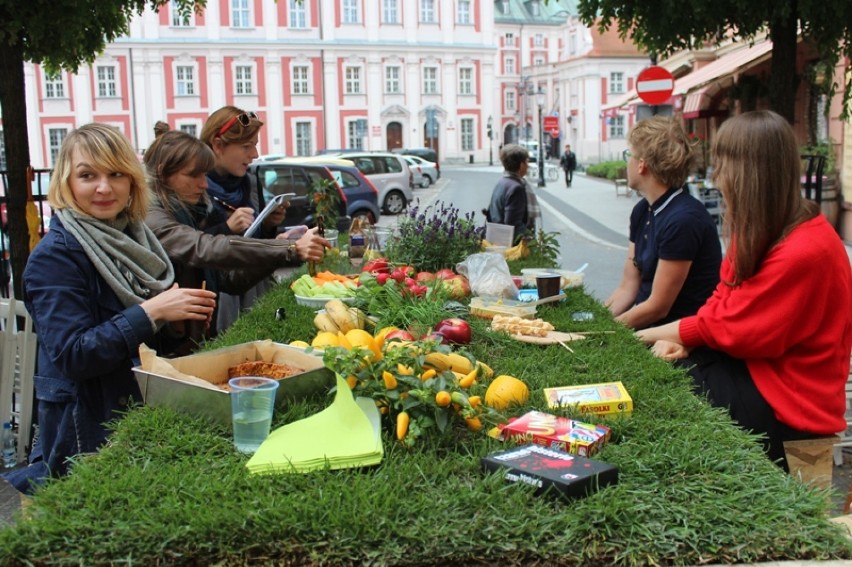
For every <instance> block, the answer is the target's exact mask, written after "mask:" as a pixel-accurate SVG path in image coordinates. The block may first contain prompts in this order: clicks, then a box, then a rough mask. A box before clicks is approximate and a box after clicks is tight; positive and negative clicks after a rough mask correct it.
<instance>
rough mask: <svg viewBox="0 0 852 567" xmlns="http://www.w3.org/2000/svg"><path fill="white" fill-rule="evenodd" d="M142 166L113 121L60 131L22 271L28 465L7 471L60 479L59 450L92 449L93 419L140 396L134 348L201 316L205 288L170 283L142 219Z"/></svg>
mask: <svg viewBox="0 0 852 567" xmlns="http://www.w3.org/2000/svg"><path fill="white" fill-rule="evenodd" d="M149 199H150V197H149V192H148V186H147V184H146V183H145V174H144V171H143V169H142V166H141V165H140V164H139V160H138V159H137V157H136V154H135V152H134V151H133V149H132V148H131V146H130V143H129V142H128V141H127V139H126V138H125V137H124V136H123V135H122V134H121V133H120V132H119V131H118V130H117V129H115V128H113V127H111V126H106V125H103V124H87V125H85V126H81V127H80V128H78V129H77V130H74V131H73V132H71V133H70V134H68V136H67V137H66V138H65V140H64V141H63V143H62V147H61V148H60V150H59V154H58V156H57V159H56V166H55V168H54V173H53V175H51V177H50V188H49V190H48V202H49V203H50V205H51V207H53V210H54V211H55V213H54V216H53V218H52V219H51V221H50V231H49V232H48V233H47V234H46V235H45V236H44V238H42V240H41V242H40V243H39V244H38V246H36V248H35V249H34V250H33V252H32V254H31V255H30V257H29V260H28V262H27V266H26V269H25V270H24V277H23V289H24V301H25V303H26V307H27V310H28V311H29V312H30V314H31V315H32V317H33V322H34V324H35V327H36V329H37V331H38V338H39V349H38V371H37V372H36V375H35V377H34V385H35V393H36V399H37V400H38V423H39V434H40V435H39V438H38V442H37V443H36V446H35V447H34V448H33V451H32V455H31V457H30V465H29V466H27V467H25V468H23V469H19V470H16V471H13V472H12V473H10V474H9V475H7V477H6V478H7V480H9V481H10V482H11V483H12V484H13V485H14V486H15V487H16V488H18V489H19V490H21V491H24V492H29V491H31V490H32V486H31V485H30V483H31V482H35V483H36V484H39V483H41V482H42V481H43V480H44V479H45V478H46V477H48V476H62V475H64V474H65V473H66V472H67V470H68V467H69V462H68V459H69V458H71V457H73V456H74V455H77V454H79V453H89V452H93V451H96V450H97V449H98V447H100V446H101V445H102V444H103V443H104V441H105V440H106V437H107V428H106V426H105V423H107V422H109V421H112V420H115V419H118V418H120V417H121V415H122V413H123V412H125V411H126V410H127V409H128V407H129V405H130V403H131V402H136V403H139V402H141V401H142V396H141V394H140V391H139V387H138V385H137V384H136V380H135V379H134V377H133V372H132V370H131V369H132V368H133V366H134V365H135V364H136V363H138V352H139V346H140V345H141V344H142V343H143V342H151V341H153V340H154V339H155V334H156V333H157V331H158V329H160V328H161V327H162V326H163V325H165V324H166V323H171V322H177V321H194V322H198V323H202V324H203V323H204V322H205V321H208V320H209V319H210V317H211V316H212V314H213V310H214V307H215V301H216V300H215V297H216V296H215V294H213V293H212V292H210V291H206V290H202V289H192V288H179V287H177V286H176V285H175V284H174V271H173V270H172V265H171V263H170V262H169V258H168V256H167V255H166V253H165V251H164V250H163V248H162V246H160V244H159V242H158V241H157V238H156V237H155V236H154V235H153V234H152V233H151V231H150V230H149V229H148V228H147V227H146V226H145V223H144V222H143V219H144V218H145V214H146V213H147V211H148V202H149Z"/></svg>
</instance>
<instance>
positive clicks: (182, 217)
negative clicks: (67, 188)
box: [145, 130, 323, 356]
mask: <svg viewBox="0 0 852 567" xmlns="http://www.w3.org/2000/svg"><path fill="white" fill-rule="evenodd" d="M215 159H216V158H215V157H214V155H213V151H212V150H211V149H210V148H208V147H207V146H206V145H205V144H204V142H202V141H201V140H199V139H198V138H195V137H193V136H190V135H189V134H187V133H185V132H180V131H177V130H172V131H170V132H166V133H165V134H163V135H161V136H158V137H157V139H156V140H154V142H153V143H152V144H151V146H150V147H149V148H148V150H147V151H146V152H145V167H146V168H147V170H148V177H149V180H150V183H151V189H152V190H153V193H154V196H153V199H152V202H151V208H150V210H149V211H148V216H147V217H146V219H145V222H146V224H147V225H148V227H149V228H151V230H152V231H153V232H154V234H155V235H156V236H157V238H159V239H160V242H161V243H162V245H163V248H165V250H166V253H168V255H169V258H170V259H171V261H172V263H173V264H174V269H175V281H177V282H178V283H179V284H180V285H181V286H184V287H202V282H206V285H207V289H210V290H212V291H215V292H227V293H231V294H240V293H242V292H244V291H245V290H247V289H250V288H251V287H252V286H254V285H255V284H256V283H257V282H259V281H261V280H262V279H264V278H266V277H268V276H269V275H270V274H271V273H272V272H273V271H274V270H275V269H277V268H279V267H282V266H292V265H294V264H297V263H299V262H300V261H301V259H302V258H304V259H312V260H319V259H321V258H322V253H323V247H322V245H321V244H316V243H315V242H314V239H313V238H312V237H311V236H310V235H306V236H303V237H302V238H300V239H299V240H296V241H290V240H284V239H267V240H257V239H253V238H244V237H242V236H237V235H233V234H231V231H230V230H229V229H228V227H227V220H228V218H227V216H226V215H224V214H223V213H222V212H221V210H218V209H216V208H214V207H213V206H212V203H211V200H210V198H209V196H208V194H207V191H208V181H207V177H206V173H207V171H209V170H210V169H211V168H212V167H213V164H214V163H215ZM170 331H171V333H170V334H168V335H166V336H164V337H163V340H162V341H161V342H160V343H159V344H158V347H159V350H160V352H161V354H164V355H167V356H182V355H186V354H189V353H190V352H192V351H193V350H195V349H197V347H198V346H199V344H200V343H201V342H202V341H204V340H205V339H209V338H211V337H212V336H213V335H214V334H215V331H216V330H215V329H212V328H209V327H208V326H205V325H203V324H201V323H196V322H191V321H190V322H187V324H185V325H182V324H176V325H172V327H171V329H170Z"/></svg>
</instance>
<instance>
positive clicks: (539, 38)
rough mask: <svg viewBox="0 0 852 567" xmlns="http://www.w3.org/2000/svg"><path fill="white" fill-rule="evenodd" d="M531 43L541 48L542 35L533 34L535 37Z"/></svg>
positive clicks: (542, 43)
mask: <svg viewBox="0 0 852 567" xmlns="http://www.w3.org/2000/svg"><path fill="white" fill-rule="evenodd" d="M533 43H534V44H535V45H536V46H537V47H541V46H543V45H544V35H542V34H540V33H537V34H535V35H534V36H533Z"/></svg>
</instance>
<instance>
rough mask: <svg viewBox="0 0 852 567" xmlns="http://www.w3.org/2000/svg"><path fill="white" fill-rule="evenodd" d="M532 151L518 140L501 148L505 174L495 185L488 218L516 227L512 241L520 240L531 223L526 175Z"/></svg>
mask: <svg viewBox="0 0 852 567" xmlns="http://www.w3.org/2000/svg"><path fill="white" fill-rule="evenodd" d="M529 159H530V154H529V152H528V151H527V149H526V148H524V147H523V146H519V145H517V144H506V145H505V146H503V149H502V150H500V161H501V162H502V163H503V169H504V171H503V177H501V178H500V180H499V181H498V182H497V185H495V186H494V191H493V192H492V193H491V204H490V205H489V206H488V211H487V214H486V218H487V219H488V222H494V223H499V224H508V225H511V226H513V227H515V236H514V239H513V241H514V242H518V241H520V239H521V237H523V236H524V235H526V234H527V232H528V231H529V229H530V228H531V227H530V214H529V208H528V201H527V183H526V181H524V176H525V175H526V174H527V169H529Z"/></svg>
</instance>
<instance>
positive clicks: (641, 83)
mask: <svg viewBox="0 0 852 567" xmlns="http://www.w3.org/2000/svg"><path fill="white" fill-rule="evenodd" d="M673 90H674V77H673V76H672V74H671V73H669V71H668V70H667V69H664V68H663V67H659V66H656V65H655V66H653V67H648V68H647V69H643V70H642V72H641V73H639V76H638V77H636V93H637V94H638V95H639V98H641V99H642V100H644V101H645V102H647V103H648V104H663V103H664V102H666V101H667V100H668V98H669V97H670V96H672V91H673Z"/></svg>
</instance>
